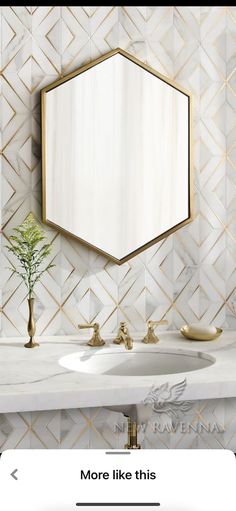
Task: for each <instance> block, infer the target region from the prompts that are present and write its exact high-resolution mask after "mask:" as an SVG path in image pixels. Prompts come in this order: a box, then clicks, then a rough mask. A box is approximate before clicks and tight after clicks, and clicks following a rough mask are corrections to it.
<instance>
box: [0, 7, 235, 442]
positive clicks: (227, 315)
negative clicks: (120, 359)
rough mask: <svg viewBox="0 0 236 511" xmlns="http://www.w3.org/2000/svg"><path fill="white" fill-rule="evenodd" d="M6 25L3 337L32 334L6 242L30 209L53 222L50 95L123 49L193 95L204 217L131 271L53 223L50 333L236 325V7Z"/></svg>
mask: <svg viewBox="0 0 236 511" xmlns="http://www.w3.org/2000/svg"><path fill="white" fill-rule="evenodd" d="M0 27H1V40H0V66H1V74H0V88H1V90H0V92H1V103H0V111H1V116H0V117H1V137H0V151H1V154H0V158H1V162H0V165H1V198H0V200H1V208H0V210H1V226H2V236H1V254H0V257H1V261H0V262H1V265H0V268H1V269H0V300H1V303H0V307H1V309H0V310H1V314H0V316H1V335H3V336H12V335H22V334H24V333H25V322H26V317H27V310H26V301H25V297H26V289H25V287H24V285H23V283H22V282H21V281H20V280H18V278H17V277H16V276H13V275H12V274H11V272H10V271H9V270H8V269H7V267H8V266H9V259H10V255H9V254H8V253H7V252H6V250H5V244H6V241H7V238H8V236H9V235H10V234H11V232H12V228H13V227H14V226H16V225H18V224H19V223H20V222H22V221H23V220H24V218H25V217H26V216H27V215H28V213H29V212H30V211H31V212H33V214H34V215H35V216H36V217H37V218H38V219H40V218H41V162H40V109H39V91H40V89H41V88H42V87H44V86H46V85H47V84H49V83H50V82H52V81H53V80H55V79H57V78H58V77H61V76H63V75H64V74H67V73H68V72H70V71H72V70H74V69H76V68H77V67H78V66H80V65H82V64H84V63H86V62H89V61H90V60H92V59H94V58H96V57H98V56H100V55H102V54H103V53H105V52H107V51H109V50H111V49H112V48H116V47H117V46H120V47H121V48H123V49H125V50H127V51H128V52H130V53H131V54H133V55H135V56H137V57H138V58H139V59H141V60H142V61H144V62H146V63H147V64H149V65H150V66H153V67H154V68H155V69H156V70H157V71H159V72H161V73H163V74H164V75H167V76H168V77H170V78H173V79H174V80H176V81H177V82H178V83H179V84H180V85H182V86H183V87H186V89H188V90H190V91H191V92H192V93H193V97H194V129H193V134H194V169H195V206H194V208H195V220H194V222H193V223H191V224H190V225H188V226H187V227H185V228H183V229H181V230H180V231H178V232H177V233H176V234H174V235H172V236H170V237H169V238H168V239H166V240H163V241H161V242H160V243H159V244H157V245H155V246H153V247H151V248H150V249H148V250H146V251H145V252H143V253H142V254H141V255H139V256H137V257H135V258H134V259H131V260H130V261H129V262H127V263H125V264H124V265H122V266H121V267H117V266H116V265H115V264H114V263H112V262H109V261H108V260H106V259H105V258H103V257H102V256H100V255H97V254H96V253H95V252H93V251H90V250H89V249H87V248H85V247H83V246H82V245H81V244H80V243H79V242H77V241H75V240H72V239H70V238H68V237H66V236H63V235H62V234H59V233H58V232H57V231H55V230H52V229H49V228H47V227H45V230H46V232H47V235H48V237H49V238H50V239H51V240H52V242H53V251H52V255H51V256H50V257H51V259H52V260H53V262H54V263H55V264H56V267H54V268H52V269H51V270H50V271H49V272H48V274H47V275H44V277H43V279H42V281H41V283H39V284H38V286H37V289H36V296H37V308H36V314H37V329H38V333H39V334H44V335H47V334H59V333H75V332H76V325H77V324H78V322H85V321H92V320H95V319H96V321H98V322H99V323H100V324H101V325H102V328H103V331H104V333H110V332H113V331H115V330H116V328H117V323H118V321H120V320H121V319H125V320H126V321H127V322H128V323H129V324H130V328H131V329H132V330H143V329H144V323H145V321H146V320H147V319H149V318H153V319H161V318H166V319H167V320H168V322H169V326H168V328H177V327H179V326H180V325H181V324H183V323H185V322H190V321H197V320H201V319H202V320H205V321H207V322H213V323H215V324H216V325H218V326H223V327H227V328H232V329H233V328H236V142H235V140H236V137H235V135H236V97H235V96H236V53H235V47H236V7H230V6H229V7H204V6H203V7H200V6H199V7H181V6H180V7H174V6H168V7H165V6H162V7H129V6H127V7H126V6H124V7H120V6H110V7H107V6H102V7H80V6H79V7H75V6H72V7H67V6H62V7H59V6H51V7H49V6H44V7H42V6H41V7H40V6H35V7H32V6H30V7H17V6H5V7H1V8H0ZM58 413H59V412H58ZM61 414H62V412H61ZM55 415H56V414H55ZM45 417H46V415H45ZM60 417H61V415H60ZM25 420H26V423H27V419H25V415H22V417H21V418H19V416H12V419H10V418H9V420H8V421H7V423H6V425H5V426H4V427H6V429H9V428H10V429H11V427H13V430H14V424H13V426H12V421H13V423H14V421H16V423H17V424H18V425H19V427H20V428H21V424H22V430H24V431H25V426H24V421H25ZM53 420H54V416H52V421H53ZM60 420H61V419H60ZM63 420H64V423H65V424H66V423H67V421H68V422H69V421H71V420H72V421H73V420H74V419H71V415H70V414H65V417H64V419H63ZM86 420H87V419H86ZM55 421H56V418H55ZM36 422H37V421H36ZM55 424H56V422H55ZM17 427H18V426H17ZM41 427H42V428H45V425H44V420H42V425H39V431H40V428H41ZM65 427H66V426H65ZM81 427H82V426H81ZM27 431H28V430H27ZM60 434H61V433H60ZM91 434H92V433H91ZM96 434H97V433H96ZM30 435H31V436H30V438H31V439H32V438H33V440H30V442H31V441H33V443H34V445H35V446H37V435H38V437H39V438H40V434H39V433H37V434H36V435H34V436H33V437H32V432H31V433H30ZM48 435H49V436H50V433H48ZM78 435H79V432H78ZM94 435H95V433H94ZM28 436H29V433H26V434H25V436H23V437H22V439H21V437H20V436H19V437H18V438H19V442H28V441H29V440H28ZM51 437H52V438H54V437H55V438H54V441H55V444H56V443H57V442H58V437H57V428H56V426H55V428H53V434H51ZM66 437H67V435H66V434H65V437H64V438H66ZM81 438H83V435H82V437H81ZM60 441H62V440H61V439H60ZM65 441H66V440H65ZM71 441H72V443H73V442H75V444H76V438H73V439H72V440H71ZM16 442H17V439H16ZM86 442H88V440H86V439H84V444H85V445H86ZM91 442H93V440H91ZM13 443H14V441H13ZM52 443H53V440H52Z"/></svg>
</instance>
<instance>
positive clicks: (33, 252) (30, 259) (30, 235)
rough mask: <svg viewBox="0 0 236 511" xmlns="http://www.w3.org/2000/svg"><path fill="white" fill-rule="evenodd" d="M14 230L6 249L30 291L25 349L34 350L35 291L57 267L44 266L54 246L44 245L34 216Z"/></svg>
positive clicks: (12, 268)
mask: <svg viewBox="0 0 236 511" xmlns="http://www.w3.org/2000/svg"><path fill="white" fill-rule="evenodd" d="M13 230H14V234H13V235H12V236H10V238H9V241H10V243H11V244H10V245H8V246H7V247H6V248H7V250H8V251H9V252H11V253H12V254H14V256H15V257H16V258H17V260H18V262H19V266H15V265H14V264H13V263H11V264H12V265H11V268H10V270H11V271H12V272H13V273H15V274H16V275H18V276H19V277H20V278H21V279H22V280H23V281H24V283H25V285H26V287H27V290H28V306H29V321H28V334H29V337H30V339H29V342H27V343H26V344H25V347H26V348H34V347H35V346H38V343H36V342H35V340H34V335H35V331H36V325H35V320H34V310H33V309H34V296H33V291H34V287H35V285H36V284H37V282H38V281H39V280H40V278H41V277H42V275H43V274H44V273H45V272H46V271H48V270H49V269H50V268H52V267H53V266H55V265H54V264H52V263H49V264H46V265H44V262H45V259H47V257H48V256H49V254H50V252H51V248H52V246H51V243H44V244H42V242H43V240H45V236H44V233H43V231H42V229H41V228H40V226H39V224H38V223H37V222H36V221H35V219H34V217H33V215H32V214H30V215H29V216H28V217H27V218H26V220H25V221H24V222H23V223H22V224H21V225H19V226H18V227H15V228H14V229H13Z"/></svg>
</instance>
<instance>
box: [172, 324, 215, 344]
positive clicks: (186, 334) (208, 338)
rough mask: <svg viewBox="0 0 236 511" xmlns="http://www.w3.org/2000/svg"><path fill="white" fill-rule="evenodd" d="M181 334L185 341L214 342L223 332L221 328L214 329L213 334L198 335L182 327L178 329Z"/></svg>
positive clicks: (201, 333) (186, 327)
mask: <svg viewBox="0 0 236 511" xmlns="http://www.w3.org/2000/svg"><path fill="white" fill-rule="evenodd" d="M180 332H181V334H182V335H183V336H184V337H186V339H190V340H191V341H214V340H215V339H217V338H218V337H219V336H220V335H221V334H222V332H223V330H222V329H221V328H217V327H216V332H215V333H210V332H209V333H206V332H204V333H203V332H199V333H197V332H196V333H193V332H191V331H189V326H188V325H184V326H182V328H180Z"/></svg>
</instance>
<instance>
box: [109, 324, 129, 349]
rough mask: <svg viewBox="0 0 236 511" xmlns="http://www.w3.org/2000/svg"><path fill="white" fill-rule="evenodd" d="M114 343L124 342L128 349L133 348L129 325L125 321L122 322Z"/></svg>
mask: <svg viewBox="0 0 236 511" xmlns="http://www.w3.org/2000/svg"><path fill="white" fill-rule="evenodd" d="M113 342H114V344H122V343H124V345H125V349H126V350H132V349H133V344H134V342H133V339H132V338H131V337H130V334H129V330H128V327H127V325H126V323H125V322H124V321H121V322H120V326H119V330H118V333H117V337H116V338H115V339H114V341H113Z"/></svg>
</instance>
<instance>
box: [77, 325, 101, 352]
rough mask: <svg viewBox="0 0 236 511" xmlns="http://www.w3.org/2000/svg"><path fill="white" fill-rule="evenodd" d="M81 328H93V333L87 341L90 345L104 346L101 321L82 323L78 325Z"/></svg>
mask: <svg viewBox="0 0 236 511" xmlns="http://www.w3.org/2000/svg"><path fill="white" fill-rule="evenodd" d="M78 328H79V329H81V330H82V329H86V328H93V335H92V337H91V339H90V341H88V342H87V345H88V346H92V347H96V348H98V347H99V346H104V344H105V341H104V340H103V339H102V338H101V335H100V326H99V323H87V324H81V325H78Z"/></svg>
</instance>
